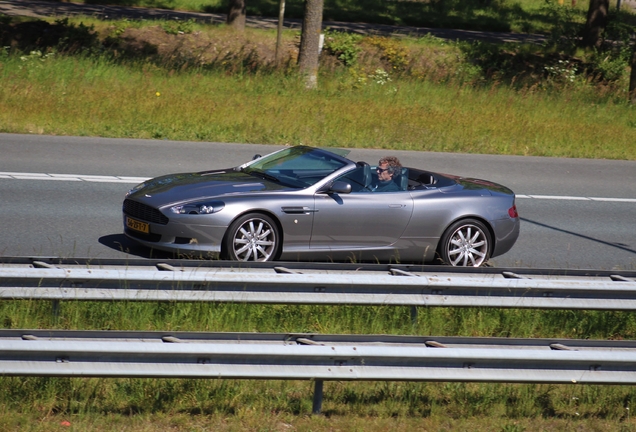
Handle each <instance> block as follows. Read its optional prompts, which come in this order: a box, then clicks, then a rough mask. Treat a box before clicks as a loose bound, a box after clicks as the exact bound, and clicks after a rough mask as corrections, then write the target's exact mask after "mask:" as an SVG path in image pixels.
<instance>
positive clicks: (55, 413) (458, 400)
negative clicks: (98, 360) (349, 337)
mask: <svg viewBox="0 0 636 432" xmlns="http://www.w3.org/2000/svg"><path fill="white" fill-rule="evenodd" d="M0 319H2V322H3V325H4V327H6V328H22V329H28V328H63V329H85V330H91V329H100V330H103V329H108V330H130V329H134V330H162V331H171V330H174V331H177V330H181V331H190V330H193V331H257V332H285V333H297V332H320V333H324V334H330V333H350V334H357V333H363V334H369V333H384V334H414V335H440V336H441V335H463V336H499V337H537V336H542V337H549V338H551V337H553V338H562V337H577V338H602V339H610V338H616V337H622V338H632V339H633V338H634V337H635V332H636V320H635V318H634V316H633V314H630V313H625V312H600V311H568V310H555V311H540V310H517V309H510V310H498V309H489V308H419V310H418V321H417V323H415V324H413V323H412V321H411V316H410V308H408V307H393V306H384V307H354V306H283V305H245V304H209V303H154V302H72V301H67V302H61V304H60V307H59V310H58V314H53V312H52V303H51V302H49V301H34V300H20V301H11V300H5V301H3V302H2V303H0ZM0 386H2V388H3V392H0V429H1V430H34V431H39V430H50V429H47V428H56V427H58V426H59V423H60V422H62V421H70V422H71V423H72V425H73V426H74V427H76V428H77V430H115V429H116V430H137V431H139V430H162V428H167V427H168V426H169V427H170V428H173V430H199V429H200V428H203V429H205V428H206V427H207V428H211V429H214V430H216V429H217V428H221V430H244V429H250V430H279V428H280V427H281V423H284V424H289V425H293V427H297V428H299V430H333V429H334V428H336V429H338V428H342V429H344V430H350V429H354V430H372V431H373V430H377V431H380V430H383V429H384V428H387V427H398V426H400V425H401V427H405V428H414V429H421V430H430V429H433V430H456V429H457V428H460V429H461V428H465V427H466V426H467V425H473V427H472V429H474V430H478V431H481V430H483V431H487V430H505V429H504V428H506V427H512V426H515V425H517V426H519V427H522V429H508V430H565V429H567V428H569V427H580V428H583V429H585V430H608V428H609V430H619V429H620V428H622V430H634V424H633V422H631V420H630V421H628V420H627V416H628V415H629V410H626V408H627V407H630V406H631V403H632V400H633V399H634V397H635V396H636V390H634V389H633V388H632V387H628V386H596V385H586V386H575V385H519V384H476V383H473V384H470V383H413V382H370V383H365V382H326V383H325V388H324V395H325V400H324V403H323V414H324V415H325V417H324V418H310V417H308V415H309V414H310V413H311V408H312V407H311V403H312V394H313V383H311V382H308V381H238V380H190V379H182V380H176V379H96V378H37V377H32V378H22V377H4V378H0ZM124 419H128V421H129V422H130V424H129V425H128V426H123V422H124ZM132 425H135V426H132ZM205 425H215V426H214V427H211V426H205ZM24 426H27V428H26V429H23V428H22V427H24ZM54 430H55V429H54ZM164 430H165V429H164ZM205 430H208V429H205Z"/></svg>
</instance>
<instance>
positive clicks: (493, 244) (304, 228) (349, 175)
mask: <svg viewBox="0 0 636 432" xmlns="http://www.w3.org/2000/svg"><path fill="white" fill-rule="evenodd" d="M346 154H347V153H346V152H345V151H340V150H325V149H319V148H313V147H306V146H296V147H287V148H284V149H282V150H279V151H276V152H274V153H271V154H269V155H266V156H263V157H260V156H258V155H257V156H255V159H254V160H252V161H250V162H247V163H245V164H243V165H240V166H238V167H235V168H229V169H222V170H213V171H203V172H196V173H183V174H171V175H166V176H162V177H157V178H153V179H150V180H147V181H145V182H143V183H141V184H139V185H137V186H136V187H135V188H133V189H132V190H130V191H129V192H128V194H127V195H126V198H125V200H124V203H123V219H124V232H125V234H126V236H128V237H129V238H132V239H134V240H136V241H137V242H139V243H141V244H142V245H145V246H148V247H150V248H153V249H158V250H163V251H170V252H175V253H177V254H179V255H184V256H199V257H200V256H205V257H220V258H222V259H229V260H239V261H270V260H329V261H354V262H369V261H371V262H395V263H406V262H410V263H427V262H432V261H435V260H441V261H443V262H445V263H447V264H450V265H453V266H475V267H476V266H480V265H482V264H484V263H485V262H486V261H488V259H489V258H491V257H494V256H497V255H501V254H503V253H505V252H507V251H508V250H510V248H511V247H512V246H513V245H514V243H515V241H516V240H517V237H518V235H519V215H518V214H517V209H516V206H515V195H514V193H513V192H512V191H511V190H510V189H508V188H506V187H505V186H501V185H499V184H496V183H492V182H489V181H485V180H478V179H472V178H463V177H458V176H453V175H447V174H439V173H435V172H430V171H426V170H422V169H418V168H397V171H396V172H394V175H393V176H392V178H391V181H393V182H394V184H392V185H391V186H392V187H391V188H388V189H386V188H385V190H387V191H384V192H381V191H378V190H377V189H376V188H375V186H374V185H377V184H378V181H379V179H378V176H379V175H380V174H382V172H383V171H385V170H383V169H382V168H380V167H375V166H371V165H369V164H368V163H366V162H354V161H352V160H349V159H347V158H346V157H345V156H346Z"/></svg>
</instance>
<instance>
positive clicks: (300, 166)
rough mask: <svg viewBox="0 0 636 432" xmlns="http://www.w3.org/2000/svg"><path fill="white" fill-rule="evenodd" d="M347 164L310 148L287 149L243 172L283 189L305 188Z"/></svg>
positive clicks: (329, 154)
mask: <svg viewBox="0 0 636 432" xmlns="http://www.w3.org/2000/svg"><path fill="white" fill-rule="evenodd" d="M347 163H348V161H347V160H346V159H343V158H341V157H339V156H337V155H335V154H333V153H330V152H328V151H324V150H320V149H317V148H312V147H304V146H298V147H291V148H288V149H285V150H282V151H279V152H276V153H272V154H270V155H267V156H264V157H262V158H260V159H257V160H256V161H254V162H253V163H251V164H250V165H249V166H247V167H245V168H243V170H242V171H243V172H245V173H247V174H250V175H253V176H256V177H261V178H264V179H267V180H270V181H275V182H278V183H281V184H283V185H286V186H291V187H297V188H305V187H308V186H311V185H313V184H315V183H317V182H318V181H320V180H322V179H323V178H325V177H326V176H328V175H329V174H331V173H333V172H335V171H337V170H339V169H340V168H342V167H344V166H346V165H347Z"/></svg>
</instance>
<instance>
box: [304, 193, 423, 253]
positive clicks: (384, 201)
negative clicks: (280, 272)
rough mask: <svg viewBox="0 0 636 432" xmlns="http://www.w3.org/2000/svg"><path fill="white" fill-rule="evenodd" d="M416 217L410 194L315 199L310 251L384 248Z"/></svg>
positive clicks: (350, 195) (321, 197)
mask: <svg viewBox="0 0 636 432" xmlns="http://www.w3.org/2000/svg"><path fill="white" fill-rule="evenodd" d="M412 213H413V200H412V199H411V195H410V194H409V192H407V191H399V192H383V193H374V192H368V191H359V192H351V193H349V194H336V193H330V194H327V193H321V194H316V195H315V213H314V224H313V229H312V235H311V241H310V248H311V249H327V250H337V249H340V250H342V249H345V250H348V249H359V248H381V247H386V246H390V245H392V244H393V243H395V242H396V241H397V240H398V239H399V238H400V236H401V235H402V233H403V232H404V229H405V228H406V226H407V224H408V222H409V220H410V218H411V214H412Z"/></svg>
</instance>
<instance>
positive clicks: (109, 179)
mask: <svg viewBox="0 0 636 432" xmlns="http://www.w3.org/2000/svg"><path fill="white" fill-rule="evenodd" d="M0 178H6V179H14V180H56V181H84V182H97V183H134V184H138V183H141V182H143V181H146V180H148V177H129V176H97V175H83V174H46V173H21V172H0Z"/></svg>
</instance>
